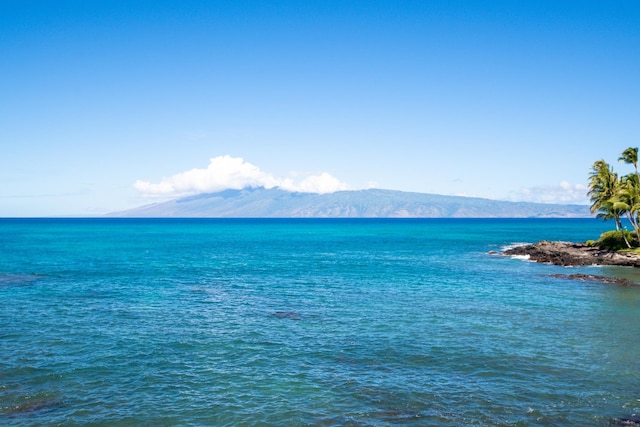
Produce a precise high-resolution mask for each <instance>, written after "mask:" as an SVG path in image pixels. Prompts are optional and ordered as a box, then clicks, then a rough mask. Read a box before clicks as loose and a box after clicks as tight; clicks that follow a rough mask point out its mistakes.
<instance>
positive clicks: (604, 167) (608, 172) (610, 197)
mask: <svg viewBox="0 0 640 427" xmlns="http://www.w3.org/2000/svg"><path fill="white" fill-rule="evenodd" d="M619 187H620V181H619V180H618V174H617V173H615V172H614V171H613V168H612V167H611V166H609V164H608V163H607V162H605V161H604V160H598V161H596V162H594V163H593V166H592V167H591V172H590V173H589V192H588V193H587V194H588V195H589V198H590V200H591V207H590V208H591V213H596V212H598V214H597V215H596V217H597V218H602V219H603V220H604V221H606V220H609V219H613V221H614V222H615V224H616V230H622V223H621V221H620V218H621V217H622V215H624V209H622V207H623V206H622V205H621V204H620V202H621V201H619V200H616V199H615V196H616V195H617V193H618V190H619ZM616 202H618V204H617V205H616ZM623 236H624V233H623ZM625 242H626V239H625ZM626 243H627V245H628V242H626Z"/></svg>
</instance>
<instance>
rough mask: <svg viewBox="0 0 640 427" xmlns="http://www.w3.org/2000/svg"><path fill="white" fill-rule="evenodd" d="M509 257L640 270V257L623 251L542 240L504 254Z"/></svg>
mask: <svg viewBox="0 0 640 427" xmlns="http://www.w3.org/2000/svg"><path fill="white" fill-rule="evenodd" d="M502 254H503V255H508V256H527V257H529V259H530V260H532V261H536V262H545V263H552V264H555V265H560V266H565V267H566V266H584V265H610V266H620V267H636V268H640V255H638V254H635V253H629V252H622V251H608V250H603V249H599V248H597V247H592V246H587V245H586V244H585V243H573V242H558V241H554V242H552V241H548V240H542V241H540V242H538V243H534V244H528V245H521V246H516V247H513V248H509V249H506V250H504V251H503V252H502Z"/></svg>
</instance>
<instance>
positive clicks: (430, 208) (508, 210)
mask: <svg viewBox="0 0 640 427" xmlns="http://www.w3.org/2000/svg"><path fill="white" fill-rule="evenodd" d="M107 216H110V217H142V218H170V217H176V218H179V217H184V218H586V217H590V216H591V214H590V212H589V207H588V206H586V205H570V204H546V203H531V202H509V201H500V200H491V199H484V198H477V197H463V196H445V195H439V194H430V193H414V192H404V191H396V190H383V189H368V190H347V191H338V192H334V193H326V194H316V193H299V192H298V193H297V192H289V191H285V190H282V189H279V188H272V189H265V188H263V187H255V188H245V189H241V190H223V191H220V192H216V193H202V194H197V195H192V196H186V197H181V198H177V199H174V200H169V201H166V202H160V203H153V204H149V205H144V206H140V207H138V208H134V209H129V210H125V211H120V212H113V213H110V214H108V215H107Z"/></svg>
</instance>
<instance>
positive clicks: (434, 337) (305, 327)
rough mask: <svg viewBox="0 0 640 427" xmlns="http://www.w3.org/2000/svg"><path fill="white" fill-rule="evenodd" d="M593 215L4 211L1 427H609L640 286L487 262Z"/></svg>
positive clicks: (625, 383) (584, 229) (630, 355)
mask: <svg viewBox="0 0 640 427" xmlns="http://www.w3.org/2000/svg"><path fill="white" fill-rule="evenodd" d="M606 229H609V224H603V223H601V222H599V221H597V220H591V219H588V220H577V219H576V220H463V219H458V220H433V219H432V220H122V219H118V220H115V219H114V220H111V219H109V220H107V219H93V220H87V219H68V220H64V219H56V220H44V219H38V220H36V219H30V220H10V219H5V220H0V251H1V252H0V254H1V256H0V302H1V304H2V305H1V308H0V354H2V358H0V424H3V425H5V424H6V425H20V426H23V425H57V424H60V425H96V426H98V425H104V426H118V425H123V426H124V425H154V426H155V425H160V426H161V425H216V426H238V425H321V426H333V425H336V426H343V425H346V426H386V425H389V426H395V425H403V426H405V425H406V426H410V425H415V426H424V425H433V426H461V425H482V426H486V425H489V426H491V425H493V426H510V425H514V426H538V425H540V426H543V425H544V426H564V425H566V426H574V425H609V420H610V419H611V418H613V417H619V416H626V415H630V414H633V413H640V401H639V399H640V389H639V388H638V386H637V385H638V384H639V383H640V382H639V380H640V350H638V346H637V342H638V338H639V337H640V333H639V332H640V330H639V326H640V289H637V288H629V287H617V286H613V285H604V284H599V283H586V282H580V281H574V280H566V279H562V278H557V277H553V275H554V274H557V273H561V274H567V273H578V272H588V273H590V274H600V275H616V276H618V275H624V276H626V277H627V278H630V279H632V280H637V281H638V282H640V276H639V275H638V273H637V272H636V271H635V270H633V269H613V268H599V267H584V268H562V267H556V266H551V265H542V264H534V263H530V262H526V261H522V260H516V259H511V258H507V257H503V256H498V255H491V254H489V251H498V250H500V248H502V247H504V246H506V245H509V244H513V243H515V242H534V241H537V240H540V239H549V240H575V241H583V240H586V239H590V238H594V237H597V236H598V235H599V233H600V232H601V231H604V230H606Z"/></svg>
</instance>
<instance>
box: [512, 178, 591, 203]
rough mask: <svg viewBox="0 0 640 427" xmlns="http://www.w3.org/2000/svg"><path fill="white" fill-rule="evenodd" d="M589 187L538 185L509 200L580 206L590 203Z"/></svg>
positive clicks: (525, 189)
mask: <svg viewBox="0 0 640 427" xmlns="http://www.w3.org/2000/svg"><path fill="white" fill-rule="evenodd" d="M587 191H588V190H587V187H586V186H585V185H582V184H570V183H568V182H567V181H562V182H561V183H560V184H558V185H538V186H535V187H529V188H522V189H520V191H517V192H513V193H511V195H510V197H509V200H513V201H519V202H536V203H561V204H580V205H585V204H588V203H589V199H588V197H587Z"/></svg>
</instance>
